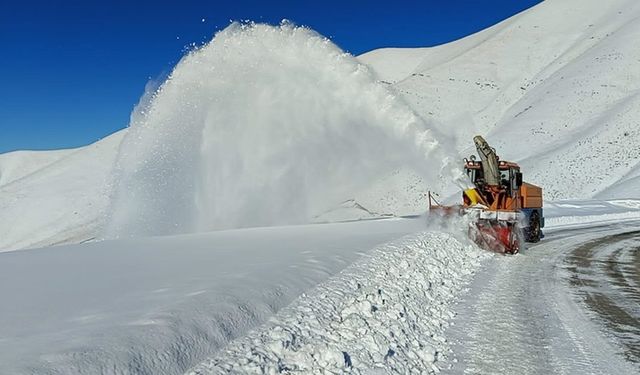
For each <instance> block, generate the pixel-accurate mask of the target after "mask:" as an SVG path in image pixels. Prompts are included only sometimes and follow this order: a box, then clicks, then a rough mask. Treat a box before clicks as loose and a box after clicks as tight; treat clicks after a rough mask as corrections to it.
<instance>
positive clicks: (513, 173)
mask: <svg viewBox="0 0 640 375" xmlns="http://www.w3.org/2000/svg"><path fill="white" fill-rule="evenodd" d="M473 141H474V143H475V145H476V149H477V150H478V155H479V156H480V160H479V161H478V160H476V157H475V156H474V155H471V156H470V157H469V159H464V169H465V172H466V173H467V175H468V176H469V178H470V180H471V182H472V183H473V185H474V187H473V188H471V189H467V190H465V191H464V192H463V193H462V200H463V203H462V205H459V206H442V205H440V204H438V203H437V202H436V201H435V199H434V198H433V197H432V195H431V193H429V209H430V210H437V211H440V212H444V213H445V214H450V213H452V212H459V213H461V214H462V215H465V216H467V217H469V218H470V220H471V226H470V229H469V236H470V237H471V238H472V239H473V240H474V241H475V242H476V243H478V245H480V246H481V247H484V248H486V249H488V250H493V251H496V252H500V253H508V254H515V253H517V252H518V251H519V250H520V244H521V242H522V240H525V241H527V242H538V241H540V239H541V238H542V237H543V234H542V230H541V228H543V227H544V216H543V213H542V188H540V187H538V186H535V185H532V184H528V183H526V182H523V181H522V172H520V166H519V165H518V164H516V163H512V162H509V161H504V160H500V158H499V157H498V155H497V154H496V151H495V149H493V148H492V147H490V146H489V144H488V143H487V141H485V140H484V138H482V137H481V136H479V135H478V136H475V137H474V138H473Z"/></svg>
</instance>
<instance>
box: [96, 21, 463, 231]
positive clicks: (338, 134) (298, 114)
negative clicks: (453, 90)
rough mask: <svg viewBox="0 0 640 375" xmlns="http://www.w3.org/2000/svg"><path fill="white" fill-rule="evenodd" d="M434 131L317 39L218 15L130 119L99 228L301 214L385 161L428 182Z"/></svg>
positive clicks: (371, 177)
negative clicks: (201, 41)
mask: <svg viewBox="0 0 640 375" xmlns="http://www.w3.org/2000/svg"><path fill="white" fill-rule="evenodd" d="M439 138H440V137H438V136H437V135H436V134H434V132H433V131H432V130H431V129H430V128H429V127H428V126H427V124H426V123H425V122H424V121H423V120H422V119H421V118H420V117H418V116H416V115H415V114H414V112H413V111H412V110H411V109H410V108H409V107H408V106H407V105H405V104H404V102H403V101H402V100H399V99H398V98H396V96H395V95H394V94H393V93H392V92H391V91H389V90H387V88H386V87H385V86H384V85H382V84H379V83H377V82H375V79H374V78H373V76H372V75H371V74H370V73H369V71H368V69H367V68H366V67H365V66H364V65H362V64H360V63H358V61H357V60H356V59H355V58H353V57H352V56H351V55H349V54H346V53H344V52H343V51H341V50H340V49H339V48H338V47H337V46H335V45H334V44H333V43H331V42H330V41H329V40H327V39H326V38H324V37H322V36H320V35H318V34H316V33H315V32H313V31H311V30H309V29H307V28H304V27H296V26H292V25H290V24H287V23H283V24H282V25H280V26H278V27H274V26H268V25H260V24H232V25H231V26H229V27H228V28H227V29H225V30H224V31H222V32H220V33H218V34H217V35H216V37H215V38H214V39H213V40H212V41H211V42H210V43H209V44H208V45H206V46H204V47H203V48H201V49H199V50H197V51H194V52H192V53H190V54H189V55H187V56H186V57H185V58H183V60H182V61H181V62H180V63H179V64H178V66H177V67H176V68H175V70H174V71H173V73H172V74H171V76H170V77H169V79H168V80H167V81H166V82H165V83H164V84H163V85H162V86H161V88H160V89H159V90H158V92H157V93H155V95H154V96H153V98H152V99H151V101H150V103H149V104H148V106H146V108H145V109H144V112H143V113H141V115H140V116H138V117H137V120H136V121H134V122H133V123H132V124H131V128H130V129H129V133H128V135H127V137H126V138H125V139H124V141H123V145H122V148H121V150H120V155H119V157H118V173H119V175H118V179H117V187H116V193H115V198H114V202H113V212H112V216H111V218H112V219H111V223H110V228H109V234H110V235H112V236H127V235H154V234H156V235H157V234H167V233H183V232H194V231H206V230H212V229H225V228H238V227H253V226H268V225H280V224H292V223H304V222H309V221H310V219H311V218H312V217H313V216H315V215H318V214H321V213H322V212H325V211H326V210H328V209H330V208H332V207H335V206H337V205H338V204H339V203H340V202H342V201H344V200H347V199H349V198H353V196H354V194H355V193H357V192H358V191H360V190H362V189H364V188H366V187H368V186H369V185H370V184H371V183H372V182H374V181H375V180H376V179H379V178H381V177H383V176H385V175H387V174H389V173H391V172H392V171H394V170H395V169H398V168H399V167H407V168H412V169H414V170H416V171H417V172H418V173H419V174H420V175H421V176H422V177H423V178H424V180H425V181H426V183H428V184H430V185H433V186H442V185H443V184H444V183H446V181H447V180H449V181H450V180H451V178H450V176H449V175H450V174H449V170H448V169H447V168H445V169H444V170H443V166H446V164H447V162H448V161H451V160H453V158H447V154H446V152H447V151H446V150H445V147H444V145H442V144H441V143H440V140H439ZM443 173H444V174H443Z"/></svg>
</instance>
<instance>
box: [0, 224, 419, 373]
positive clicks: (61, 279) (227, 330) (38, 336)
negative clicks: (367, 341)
mask: <svg viewBox="0 0 640 375" xmlns="http://www.w3.org/2000/svg"><path fill="white" fill-rule="evenodd" d="M423 228H424V221H423V220H421V219H412V220H404V219H395V220H367V221H362V222H354V223H339V224H325V225H296V226H290V227H269V228H249V229H236V230H231V231H216V232H210V233H202V234H195V235H194V234H192V235H186V236H185V235H183V236H163V237H150V238H135V239H123V240H115V241H100V242H94V243H88V244H81V245H65V246H58V247H55V248H45V249H30V250H24V251H16V252H5V253H0V275H1V276H0V277H1V278H2V283H0V300H1V301H2V308H0V374H65V375H68V374H101V373H109V374H129V373H136V374H177V373H183V372H184V371H187V370H188V369H189V368H191V367H193V366H195V365H197V364H198V363H200V362H201V361H203V360H205V359H206V358H207V357H209V356H210V355H211V354H212V353H216V352H218V351H220V350H222V349H223V348H224V347H225V345H227V344H228V343H229V342H230V341H231V340H234V339H237V338H239V337H242V336H244V335H245V334H246V333H247V332H248V331H250V330H251V329H254V328H255V327H257V326H259V325H261V324H264V323H265V322H266V321H267V319H269V317H271V316H273V315H274V314H276V312H277V311H279V310H280V309H282V308H284V307H285V306H287V305H289V304H290V303H291V302H292V301H294V300H295V298H297V297H298V296H300V295H301V294H302V293H304V292H305V291H307V290H309V289H312V288H313V287H314V286H316V285H318V284H319V283H322V282H324V281H326V280H327V279H329V278H330V277H332V276H334V275H336V274H338V273H339V272H340V271H342V270H343V269H345V267H347V266H349V265H350V264H352V263H353V262H355V261H356V260H357V259H359V258H360V257H361V256H362V254H366V253H367V252H369V251H370V250H371V249H373V248H375V247H376V246H379V245H380V244H383V243H386V242H389V241H393V240H396V239H398V238H400V237H403V236H405V235H407V234H411V233H415V232H416V231H419V230H422V229H423Z"/></svg>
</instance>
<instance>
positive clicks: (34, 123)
mask: <svg viewBox="0 0 640 375" xmlns="http://www.w3.org/2000/svg"><path fill="white" fill-rule="evenodd" d="M539 2H541V1H540V0H478V1H474V0H466V1H463V0H448V1H444V0H422V1H361V0H355V1H349V0H343V1H334V0H327V1H293V0H286V1H264V0H263V1H258V0H231V1H214V0H210V1H190V0H180V1H162V0H158V1H148V2H147V1H133V0H131V1H120V0H114V1H91V0H85V1H79V0H77V1H56V0H49V1H29V0H17V1H12V0H2V1H1V3H0V74H1V77H2V78H1V81H0V153H2V152H6V151H11V150H16V149H53V148H66V147H75V146H80V145H85V144H88V143H91V142H93V141H95V140H97V139H99V138H102V137H104V136H106V135H108V134H110V133H112V132H114V131H116V130H118V129H122V128H124V127H126V126H127V124H128V120H129V115H130V112H131V110H132V108H133V106H134V105H135V104H136V103H137V101H138V99H139V97H140V96H141V95H142V93H143V92H144V87H145V84H146V83H147V82H148V81H149V79H152V78H157V77H161V76H163V75H166V74H167V73H168V72H170V71H171V69H172V67H173V66H174V65H175V64H176V63H177V62H178V61H179V59H180V57H181V56H182V55H183V54H184V52H185V50H186V49H185V46H187V45H189V44H191V43H193V42H195V43H198V44H200V43H202V42H205V41H208V40H210V39H211V37H212V36H213V34H214V33H215V32H216V31H218V30H220V29H223V28H224V27H226V26H227V25H228V24H229V22H230V20H253V21H256V22H267V23H274V24H277V23H279V22H280V20H282V19H284V18H286V19H289V20H291V21H293V22H294V23H297V24H301V25H307V26H310V27H311V28H313V29H315V30H317V31H318V32H320V33H321V34H323V35H325V36H327V37H329V38H331V39H332V40H333V41H334V42H335V43H336V44H338V45H339V46H341V47H342V48H343V49H345V50H347V51H349V52H351V53H353V54H356V55H357V54H360V53H363V52H366V51H369V50H371V49H375V48H380V47H423V46H433V45H438V44H442V43H446V42H449V41H452V40H455V39H459V38H461V37H463V36H466V35H469V34H472V33H474V32H476V31H479V30H482V29H484V28H486V27H488V26H490V25H493V24H495V23H497V22H499V21H501V20H503V19H506V18H508V17H510V16H512V15H514V14H516V13H518V12H520V11H522V10H524V9H526V8H529V7H531V6H533V5H535V4H537V3H539ZM203 18H204V19H205V22H202V19H203ZM178 38H179V39H178Z"/></svg>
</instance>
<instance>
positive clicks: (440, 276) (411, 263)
mask: <svg viewBox="0 0 640 375" xmlns="http://www.w3.org/2000/svg"><path fill="white" fill-rule="evenodd" d="M489 256H490V255H489V254H488V253H487V252H483V251H481V250H479V249H478V248H477V247H475V246H473V245H467V244H464V243H462V242H460V241H458V240H457V239H455V238H454V237H453V236H451V235H449V234H445V233H437V232H433V233H429V232H423V233H420V234H414V235H410V236H407V237H405V238H403V239H400V240H397V241H394V242H392V243H389V244H386V245H382V246H380V247H378V248H377V249H375V250H373V251H372V252H371V253H369V254H367V256H366V257H364V258H362V259H360V260H359V261H358V262H356V263H354V264H353V265H351V266H350V267H349V268H347V269H346V270H344V271H343V272H341V273H340V274H339V275H337V276H336V277H333V278H332V279H330V280H328V281H327V282H325V283H323V284H320V285H319V286H317V287H316V288H314V289H313V290H312V291H311V292H309V293H308V294H306V295H303V296H301V297H300V298H299V299H298V300H296V301H295V302H294V303H293V304H292V305H291V306H289V307H287V308H285V309H283V310H281V311H280V312H279V313H278V314H277V315H276V316H275V317H273V318H271V319H270V320H269V322H268V323H267V324H266V325H265V326H263V327H261V328H260V329H258V330H256V331H254V332H253V333H250V334H249V335H247V336H246V337H245V338H243V339H241V340H238V341H236V342H234V343H232V344H230V345H229V346H227V347H226V349H224V350H223V351H222V352H220V353H218V354H217V355H216V356H215V357H213V358H211V359H209V360H207V361H205V362H203V363H202V364H200V365H199V366H197V367H195V368H194V369H193V370H191V371H190V372H189V374H209V373H229V372H232V373H260V374H265V373H278V372H286V373H305V374H308V373H325V372H328V373H342V372H352V373H356V374H359V373H371V372H372V371H375V370H382V371H384V372H386V373H400V374H408V373H418V372H419V373H422V372H424V371H427V372H431V373H435V372H438V371H439V369H438V365H439V362H440V361H442V360H443V358H444V357H446V353H447V350H448V347H449V344H448V342H447V341H446V340H445V339H444V336H443V331H444V329H445V328H446V327H447V321H448V320H449V319H450V318H451V317H452V316H453V313H452V311H451V306H450V304H451V303H452V302H453V301H454V300H455V297H456V295H457V294H458V292H459V291H460V289H461V288H462V286H463V285H464V284H465V283H466V281H467V280H468V278H469V277H470V275H471V274H472V273H473V272H474V270H475V269H476V268H477V266H478V264H479V260H480V259H483V258H485V257H489Z"/></svg>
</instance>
